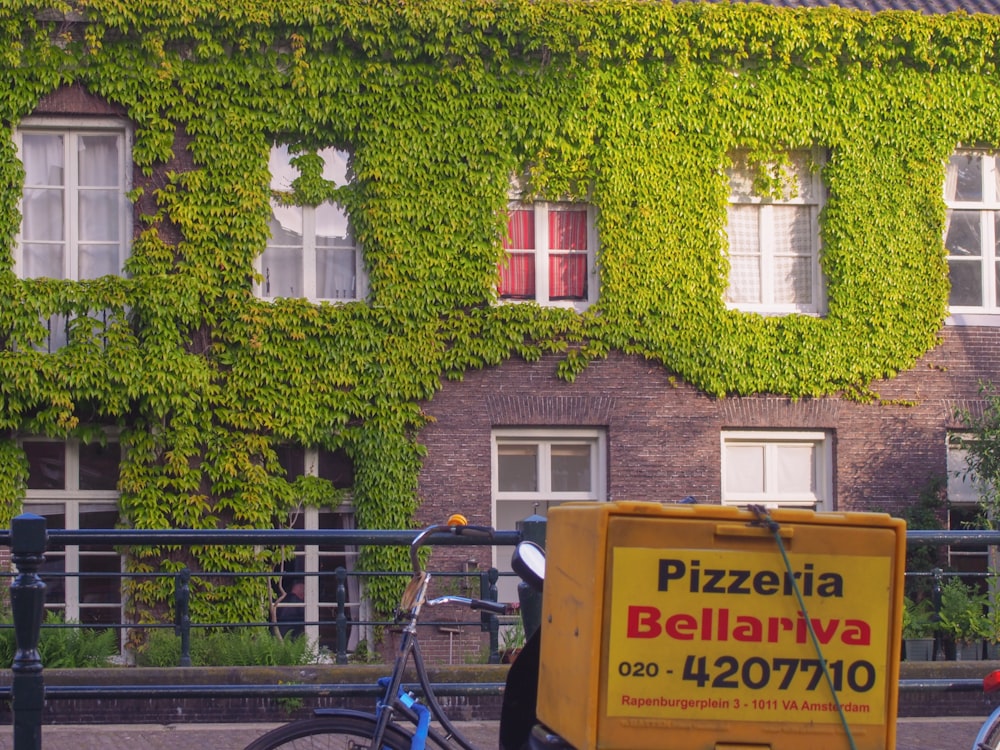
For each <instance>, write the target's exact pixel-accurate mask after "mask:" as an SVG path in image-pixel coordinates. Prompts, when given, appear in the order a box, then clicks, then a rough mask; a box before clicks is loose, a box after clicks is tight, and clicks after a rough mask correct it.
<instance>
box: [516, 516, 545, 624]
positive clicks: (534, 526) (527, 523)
mask: <svg viewBox="0 0 1000 750" xmlns="http://www.w3.org/2000/svg"><path fill="white" fill-rule="evenodd" d="M546 523H548V519H546V518H545V516H540V515H537V514H535V515H531V516H528V517H527V518H525V519H524V520H522V521H520V522H519V523H518V530H519V531H520V532H521V536H522V537H523V538H524V540H525V541H526V542H534V543H535V544H537V545H538V546H539V547H541V548H542V549H545V530H546ZM517 598H518V601H520V603H521V620H522V622H524V635H525V638H530V637H531V636H532V635H533V634H534V632H535V631H536V630H538V628H540V627H541V625H542V593H541V592H540V591H535V590H534V589H533V588H531V586H529V585H528V584H526V583H525V582H524V581H521V582H520V583H518V584H517Z"/></svg>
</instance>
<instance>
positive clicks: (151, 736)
mask: <svg viewBox="0 0 1000 750" xmlns="http://www.w3.org/2000/svg"><path fill="white" fill-rule="evenodd" d="M983 718H984V717H955V718H951V717H934V718H927V719H921V718H904V719H900V720H899V724H898V729H897V742H896V750H971V748H972V740H973V739H974V738H975V736H976V732H977V731H978V729H979V725H980V723H981V722H982V721H983ZM274 726H276V725H275V724H165V725H161V724H130V725H58V726H46V727H44V728H43V729H42V747H43V748H44V750H242V748H244V747H245V746H246V745H247V744H248V743H249V742H250V741H251V740H253V739H255V738H256V737H258V736H259V735H261V734H263V733H264V732H266V731H267V730H268V729H270V728H272V727H274ZM460 726H461V729H462V731H463V732H464V733H465V734H467V736H468V737H469V738H470V739H471V740H472V741H473V743H474V744H475V745H476V746H478V747H481V748H483V750H494V749H495V748H496V747H497V723H496V722H491V721H483V722H478V721H469V722H460ZM13 746H14V745H13V740H12V737H11V730H10V727H5V728H2V729H0V750H13Z"/></svg>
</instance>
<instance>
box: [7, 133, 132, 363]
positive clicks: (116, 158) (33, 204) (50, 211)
mask: <svg viewBox="0 0 1000 750" xmlns="http://www.w3.org/2000/svg"><path fill="white" fill-rule="evenodd" d="M14 138H15V143H16V146H17V151H18V157H19V158H20V159H21V163H22V164H23V166H24V192H23V193H22V196H21V226H20V231H19V232H18V236H17V242H16V243H15V246H14V271H15V273H16V274H17V275H18V276H19V277H20V278H24V279H29V278H51V279H68V280H71V281H84V280H88V279H97V278H100V277H102V276H119V275H121V274H122V273H123V268H124V265H125V261H126V259H127V258H128V254H129V250H130V247H131V239H132V231H131V229H132V207H131V204H130V203H129V200H128V191H129V190H130V188H131V168H132V156H131V131H130V130H129V129H128V128H127V127H126V126H125V125H124V124H123V123H122V122H121V121H118V120H113V119H108V118H100V119H95V120H93V121H90V120H80V119H73V120H69V119H64V118H50V117H32V118H28V119H26V120H24V121H23V122H22V123H21V124H20V125H19V126H18V128H17V130H16V131H15V134H14ZM92 315H94V317H95V318H100V316H102V315H105V316H106V313H102V312H100V311H97V312H95V313H92ZM45 325H46V327H47V329H48V336H47V338H46V342H45V345H44V346H43V347H40V348H41V349H43V350H46V351H50V352H52V351H55V350H57V349H60V348H61V347H63V346H65V345H66V343H67V342H68V319H67V316H65V315H53V316H51V317H50V318H49V319H48V320H46V321H45Z"/></svg>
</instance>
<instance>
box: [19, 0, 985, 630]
mask: <svg viewBox="0 0 1000 750" xmlns="http://www.w3.org/2000/svg"><path fill="white" fill-rule="evenodd" d="M74 7H75V12H79V13H81V14H83V17H84V18H85V19H86V21H87V22H86V23H85V24H79V23H75V22H72V21H68V20H66V19H63V18H59V17H58V15H56V16H53V15H52V13H51V10H52V8H49V7H48V4H47V3H32V2H13V0H11V1H10V2H6V3H0V35H2V37H3V39H4V44H3V45H0V48H2V51H0V81H3V83H4V89H5V92H7V93H6V95H5V99H4V102H3V104H2V105H0V108H2V111H3V113H4V117H3V118H2V120H3V122H4V123H5V128H6V129H5V130H4V131H3V132H2V133H0V185H3V186H4V189H3V190H2V191H0V195H2V196H3V198H2V199H0V238H3V239H4V240H5V241H6V244H7V246H8V247H13V240H14V237H15V236H16V234H17V231H18V225H19V221H20V215H19V210H18V198H19V195H20V190H21V184H22V179H23V177H22V174H21V168H20V165H19V163H18V161H17V159H16V155H15V151H14V148H13V145H12V132H13V131H12V128H14V127H16V125H17V123H18V122H19V121H20V120H21V119H22V118H23V117H25V116H27V115H28V114H30V113H31V112H32V110H33V109H34V108H35V107H36V105H37V103H38V102H39V100H40V99H41V97H43V96H44V95H46V94H48V93H50V92H52V91H53V90H55V89H56V88H57V87H59V86H60V85H63V84H75V85H80V86H82V87H84V88H86V89H87V90H89V91H90V92H91V93H93V94H95V95H98V96H100V97H102V98H103V99H105V100H106V101H108V102H110V103H112V104H114V105H117V106H119V107H121V108H122V109H123V111H125V112H127V113H128V116H129V118H130V119H131V121H132V123H133V124H134V141H133V154H132V155H133V159H134V161H135V162H136V164H137V165H138V167H139V172H140V174H138V175H136V185H135V186H134V190H133V191H132V198H133V199H134V200H135V201H136V202H137V211H136V213H137V216H138V219H139V231H138V232H137V235H136V237H135V241H134V243H133V246H132V256H131V258H130V259H129V261H128V267H127V272H128V275H127V276H126V277H124V278H120V279H119V278H116V279H104V280H100V281H98V282H93V283H87V284H73V283H67V282H59V281H53V280H19V279H16V278H15V277H14V274H13V272H12V268H13V265H12V260H11V257H12V256H5V257H7V258H8V259H7V260H6V261H4V262H3V263H0V270H2V272H0V290H2V291H3V294H2V295H0V331H2V335H3V336H4V341H5V346H4V349H3V351H2V352H0V376H2V378H0V379H2V381H3V383H4V386H3V389H2V397H3V402H2V403H3V407H2V410H0V421H2V424H3V426H4V428H5V429H7V430H8V431H9V432H10V433H11V434H14V433H24V432H39V433H44V434H51V435H66V434H72V433H74V432H75V431H76V430H77V429H78V428H79V426H80V425H82V424H86V423H88V422H92V421H98V422H108V423H117V424H119V425H121V426H122V427H123V428H124V429H125V434H124V435H123V440H124V441H125V443H126V444H127V445H128V446H129V448H130V449H129V451H128V452H127V458H126V463H125V465H124V466H123V469H122V482H121V489H122V509H123V513H124V514H125V517H126V520H127V522H128V523H131V524H133V525H136V526H139V527H160V526H195V527H199V526H214V525H220V524H239V525H268V524H270V523H271V522H272V521H273V520H274V519H276V518H280V517H281V516H282V515H283V514H285V513H287V511H288V510H289V508H291V507H294V506H295V505H296V504H297V503H301V502H315V503H318V504H321V505H324V506H326V507H335V506H336V504H337V503H339V502H340V501H341V500H342V497H341V495H340V493H338V492H335V491H334V490H333V489H332V487H330V486H329V484H328V483H323V482H321V481H312V480H299V481H296V482H294V483H291V484H289V483H288V482H286V481H285V479H284V478H283V476H282V474H281V469H280V467H279V466H278V465H277V462H276V460H275V458H274V453H273V449H274V446H275V445H277V444H280V443H286V442H292V443H298V444H303V445H308V446H315V447H325V448H328V449H335V448H344V449H346V450H347V451H348V452H349V453H350V454H351V455H352V457H353V458H354V460H355V463H356V485H355V487H354V495H353V498H352V499H353V503H354V507H355V509H356V513H357V520H358V524H359V525H360V526H365V527H368V528H404V527H406V526H408V525H410V523H411V522H412V519H413V516H414V513H415V512H416V509H417V506H418V498H417V495H416V491H417V490H416V488H417V478H418V476H419V472H420V466H421V449H420V447H419V433H420V429H421V427H422V426H423V425H424V420H425V417H424V415H423V413H422V412H421V409H420V406H419V405H420V403H421V401H423V400H426V399H429V398H431V397H432V396H433V394H434V393H435V392H436V390H437V389H438V388H439V387H440V382H441V379H442V378H461V377H462V375H463V373H464V372H466V371H468V370H469V369H470V368H478V367H487V366H495V365H500V364H502V363H503V362H505V361H506V360H508V359H510V358H512V357H515V356H517V357H523V358H525V359H529V360H533V359H537V358H538V357H540V356H541V355H542V354H543V353H547V352H558V353H561V354H563V356H564V359H563V361H562V364H561V365H560V367H559V375H560V376H561V377H563V378H565V379H567V380H572V379H573V378H574V377H575V376H576V375H577V374H579V372H580V371H581V370H582V369H583V368H585V367H586V366H587V363H588V362H589V361H591V360H592V359H594V358H598V357H603V356H605V355H606V354H607V353H608V352H609V351H610V350H612V349H617V350H621V351H624V352H628V353H631V354H635V355H638V356H642V357H644V358H647V359H649V360H653V361H659V362H661V363H662V365H663V366H664V367H665V368H667V369H669V370H670V371H672V372H673V373H675V374H676V375H677V376H679V377H680V378H683V379H684V380H685V381H687V382H689V383H691V384H693V385H694V386H696V387H698V388H699V389H701V390H702V391H704V392H706V393H709V394H712V395H714V396H719V397H723V396H725V395H727V394H752V393H765V392H768V393H781V394H784V395H788V396H792V397H804V396H818V395H824V394H831V393H836V392H838V391H846V392H848V393H852V394H857V393H859V392H861V393H863V392H864V390H865V389H866V388H867V386H868V384H869V383H871V382H872V381H873V380H876V379H878V378H881V377H886V376H891V375H892V374H894V373H895V372H898V371H900V370H903V369H906V368H908V367H910V366H912V365H913V363H914V361H915V360H916V358H918V357H919V356H920V355H922V354H923V353H925V352H926V351H927V350H928V349H929V348H931V347H932V346H933V345H934V344H935V341H936V335H937V332H938V330H939V328H940V325H941V322H942V320H943V317H944V315H945V310H946V302H947V293H948V281H947V266H946V263H945V258H944V252H943V247H942V240H941V235H942V229H943V222H944V208H943V202H942V198H941V195H942V193H941V190H942V184H943V179H944V163H945V161H946V160H947V158H948V155H949V154H950V153H951V151H952V150H953V149H954V148H955V147H956V146H957V145H959V144H960V143H963V144H973V145H974V144H992V145H1000V93H998V92H997V87H996V86H995V81H994V75H995V72H996V70H997V62H998V59H1000V52H998V50H1000V21H998V20H997V19H994V18H986V17H968V16H962V15H953V16H920V15H917V14H908V13H891V14H884V15H874V16H873V15H869V14H864V13H858V12H853V11H846V10H842V9H835V8H816V9H810V10H791V9H784V8H773V7H765V6H761V5H757V4H743V3H737V4H732V5H729V4H712V3H680V4H670V3H648V2H632V1H631V0H596V1H586V2H585V1H583V0H580V1H575V0H570V1H569V2H566V1H565V0H472V1H471V2H470V1H469V0H417V1H416V2H406V3H399V2H391V1H390V0H367V1H366V2H356V1H354V0H334V1H333V2H328V3H323V4H316V3H314V2H311V1H306V0H272V1H270V2H259V3H244V4H236V5H235V6H234V5H233V4H232V3H218V2H212V0H172V2H169V3H167V2H162V0H142V1H141V2H139V1H136V2H129V3H125V4H123V3H121V2H120V0H78V2H77V3H76V4H75V6H74ZM62 11H63V12H67V11H68V8H62ZM73 18H77V16H73ZM49 19H52V20H49ZM276 141H277V142H282V143H287V144H289V145H290V146H292V147H293V148H294V150H296V153H298V154H299V155H298V156H297V157H296V164H297V166H298V167H299V170H300V174H301V177H300V178H299V180H297V181H296V184H295V186H294V188H295V200H296V201H297V202H304V203H310V204H312V203H319V202H321V201H323V200H331V199H333V200H337V201H339V202H341V203H342V204H343V205H344V206H345V207H346V208H347V210H348V211H349V213H350V216H351V222H352V228H353V229H354V231H355V233H356V235H357V237H358V238H359V240H360V242H361V244H362V246H363V248H364V254H365V260H366V265H367V270H368V273H369V277H370V287H371V293H370V296H369V299H368V300H367V301H366V302H359V303H351V304H345V305H336V306H335V305H315V304H311V303H308V302H306V301H303V300H278V301H275V302H273V303H272V302H263V301H261V300H259V299H257V298H255V297H254V294H253V283H254V281H255V279H256V272H255V270H254V261H255V259H256V258H257V256H258V255H259V254H260V253H261V251H262V249H263V248H264V246H265V244H266V241H267V235H268V220H269V199H270V197H271V193H270V188H269V175H268V173H267V160H268V149H269V147H270V144H271V143H273V142H276ZM326 146H336V147H339V148H347V149H349V150H350V151H351V152H352V155H353V160H352V166H353V169H354V172H355V177H356V180H355V182H354V183H353V184H352V185H351V186H349V187H348V188H335V187H334V186H332V184H330V183H327V182H326V181H325V180H323V179H322V169H321V163H320V161H319V158H318V157H317V156H316V155H315V153H314V151H315V150H316V149H319V148H323V147H326ZM811 147H819V148H821V149H825V150H826V151H827V155H828V161H827V163H826V164H825V166H824V169H823V181H824V184H825V185H826V187H827V191H828V199H827V202H826V205H825V208H824V211H823V215H822V218H821V225H822V242H823V256H822V267H823V272H824V274H825V278H826V282H827V288H826V295H827V299H828V309H827V313H826V314H825V315H824V316H822V317H811V316H801V315H789V316H782V317H763V316H760V315H753V314H748V313H743V312H739V311H735V310H731V309H727V307H726V306H725V304H724V302H723V298H724V293H725V290H726V286H727V275H728V260H727V258H726V247H727V245H726V239H725V224H726V202H727V197H728V185H727V182H726V173H725V170H726V167H727V166H728V164H729V154H730V153H731V152H733V151H734V150H735V149H746V150H748V151H750V152H752V153H753V154H754V156H755V158H757V159H758V160H760V161H762V162H763V161H769V160H775V159H780V158H781V155H782V154H783V153H784V152H785V150H786V149H790V148H811ZM513 175H517V176H518V177H519V178H524V179H525V184H524V188H525V192H524V196H522V197H526V198H532V197H537V198H540V199H547V200H563V199H567V198H576V199H586V200H589V201H591V202H593V203H594V204H595V205H596V206H597V209H598V230H599V235H600V257H599V265H600V273H601V277H600V284H601V287H600V301H599V302H598V304H597V305H596V306H595V307H594V308H593V309H592V310H590V311H589V312H588V313H586V314H583V315H580V314H576V313H572V312H569V311H566V310H558V309H550V308H542V307H539V306H537V305H530V304H523V305H522V304H518V305H497V304H495V303H494V288H495V283H496V279H497V264H498V262H500V261H501V259H502V251H501V238H502V233H503V231H504V213H505V211H506V207H507V203H508V199H509V191H510V185H511V178H512V176H513ZM765 176H766V175H765ZM773 187H774V186H773V184H772V188H773ZM95 310H100V311H103V310H108V311H110V317H109V318H108V321H107V322H104V321H103V319H102V321H101V326H100V328H101V330H100V335H96V334H95V333H94V332H93V326H92V325H91V324H90V323H88V322H87V321H86V319H85V318H86V316H90V315H91V313H92V311H95ZM53 314H68V315H70V316H77V317H76V318H75V319H76V320H78V321H79V322H77V323H75V324H74V329H73V337H72V341H71V344H70V346H68V347H66V349H65V350H63V351H60V352H58V353H57V354H54V355H43V354H41V353H39V352H36V351H34V349H33V348H32V347H33V346H34V345H37V344H38V343H39V341H40V340H42V338H43V332H42V329H41V324H40V323H39V320H40V317H43V316H49V315H53ZM5 446H6V447H5ZM23 481H24V467H23V457H21V456H20V455H19V452H18V451H17V450H16V446H15V444H14V443H10V444H9V445H8V444H5V443H0V486H2V487H3V488H4V490H5V492H6V494H7V496H8V497H10V498H16V497H20V496H21V495H22V494H23ZM397 552H398V551H385V550H374V549H373V550H367V551H366V552H365V554H364V556H363V558H362V561H363V563H364V564H366V565H368V566H369V567H384V566H386V565H390V564H391V565H399V566H404V565H405V560H404V559H403V558H402V557H400V555H399V554H397ZM275 555H277V556H278V557H280V552H276V553H275ZM196 557H197V561H198V564H200V565H202V566H204V567H205V568H206V569H213V570H214V569H219V568H218V566H222V565H226V566H231V567H240V566H243V567H245V568H247V569H254V568H256V569H259V568H260V566H261V565H262V564H263V562H262V560H260V559H259V558H257V557H256V556H255V553H254V552H253V551H249V550H243V551H234V552H233V553H232V554H231V555H230V556H229V557H225V558H220V557H219V555H218V554H217V553H215V552H208V551H205V550H202V551H198V552H197V554H196ZM134 564H135V565H136V566H137V567H141V566H142V565H145V564H146V562H145V561H144V560H142V559H141V558H136V560H134ZM381 585H382V584H378V583H376V584H373V587H374V588H373V593H374V600H375V602H376V604H377V605H378V606H379V607H381V608H382V610H383V611H389V610H390V609H391V607H392V604H393V596H394V593H393V590H392V585H391V584H385V589H384V590H380V589H379V588H378V587H379V586H381ZM143 587H145V588H143ZM140 593H141V594H142V596H139V598H138V599H137V601H140V602H143V606H147V605H148V607H149V608H150V611H151V612H152V611H154V610H155V609H156V607H157V606H158V604H157V602H158V601H159V600H158V597H160V596H161V595H162V594H163V592H162V591H160V590H159V589H158V588H157V587H156V585H155V584H149V583H143V584H141V585H139V587H138V588H137V596H138V594H140ZM213 596H214V597H216V604H215V605H213V606H216V607H218V608H219V610H218V611H219V615H218V617H217V618H216V619H223V620H235V619H236V613H237V611H242V610H243V608H244V607H246V606H258V605H259V604H260V601H261V597H262V591H261V590H257V591H256V592H255V593H254V592H251V593H250V594H249V595H248V594H247V592H243V593H242V594H240V596H243V597H244V598H243V599H241V600H240V601H237V600H236V598H235V597H233V598H227V596H228V595H227V594H226V591H225V589H224V587H220V588H219V589H218V591H215V592H213ZM247 601H251V602H253V604H251V605H247V604H246V602H247Z"/></svg>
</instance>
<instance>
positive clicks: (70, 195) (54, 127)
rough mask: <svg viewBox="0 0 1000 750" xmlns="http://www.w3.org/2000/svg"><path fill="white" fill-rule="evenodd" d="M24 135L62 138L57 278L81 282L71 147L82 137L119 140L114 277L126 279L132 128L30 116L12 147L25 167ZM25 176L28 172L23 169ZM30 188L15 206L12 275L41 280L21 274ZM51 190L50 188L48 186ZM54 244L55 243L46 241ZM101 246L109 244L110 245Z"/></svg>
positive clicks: (108, 121)
mask: <svg viewBox="0 0 1000 750" xmlns="http://www.w3.org/2000/svg"><path fill="white" fill-rule="evenodd" d="M25 133H42V134H54V135H60V136H63V137H64V139H65V140H64V143H63V149H64V155H65V156H66V160H65V164H66V167H65V169H66V176H65V178H64V181H63V189H64V192H63V210H64V215H63V223H64V226H63V231H64V239H63V240H62V243H63V244H64V245H65V247H66V252H65V254H64V257H63V276H61V277H60V278H62V279H66V280H69V281H81V280H82V279H80V278H79V266H80V263H79V246H80V244H81V239H80V236H79V222H78V221H75V220H74V219H76V218H78V216H79V209H78V201H77V200H74V198H76V197H77V196H79V194H80V192H81V189H80V184H79V175H78V169H79V164H78V162H77V160H76V159H73V158H71V157H72V155H73V153H74V144H75V143H76V139H77V138H79V137H80V136H81V135H94V134H107V135H115V136H116V137H117V138H118V139H119V141H118V142H119V149H120V150H119V157H120V158H119V163H118V185H117V186H116V187H117V188H120V190H118V196H119V201H118V217H119V226H118V236H119V240H118V243H117V244H118V264H117V266H118V272H117V273H116V274H114V275H117V276H124V275H125V264H126V262H127V260H128V258H129V256H130V254H131V249H132V229H133V217H132V204H131V202H130V200H129V197H128V196H129V193H130V191H131V189H132V138H133V136H132V128H131V127H130V125H129V123H128V122H127V121H125V120H122V119H118V118H110V117H97V118H82V117H51V116H44V117H43V116H31V117H26V118H24V119H23V120H22V121H21V122H20V123H19V124H18V126H17V127H16V128H15V130H14V144H15V148H16V150H17V157H18V159H19V160H20V161H21V164H22V166H23V164H24V135H25ZM25 172H27V169H26V168H25ZM30 187H31V186H30V185H28V183H27V174H25V182H24V184H23V185H22V193H21V198H20V200H19V202H18V210H19V211H20V212H21V217H22V219H21V224H20V225H19V227H18V232H17V235H16V238H15V242H14V273H15V275H16V276H17V277H18V278H21V279H25V278H40V277H32V276H26V275H25V273H24V266H25V261H24V238H23V228H24V227H23V223H24V218H23V217H24V190H27V189H29V188H30ZM48 187H53V186H48ZM49 242H54V241H49ZM102 244H111V243H110V242H106V243H102Z"/></svg>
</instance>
